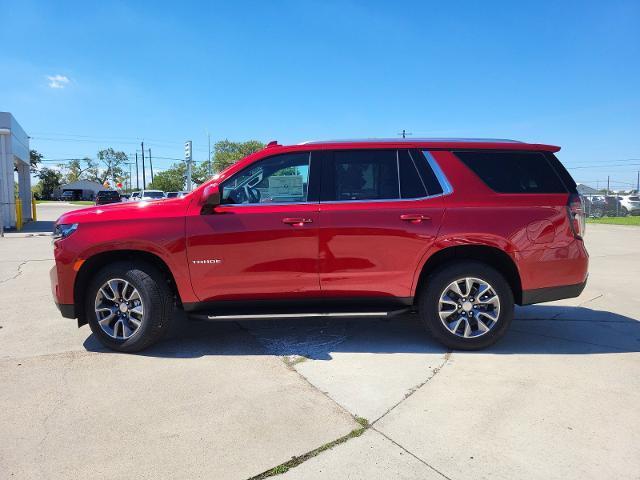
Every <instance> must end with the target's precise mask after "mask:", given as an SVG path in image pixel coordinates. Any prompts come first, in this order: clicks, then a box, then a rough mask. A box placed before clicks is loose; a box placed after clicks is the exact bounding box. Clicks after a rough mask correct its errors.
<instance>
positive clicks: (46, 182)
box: [37, 167, 62, 198]
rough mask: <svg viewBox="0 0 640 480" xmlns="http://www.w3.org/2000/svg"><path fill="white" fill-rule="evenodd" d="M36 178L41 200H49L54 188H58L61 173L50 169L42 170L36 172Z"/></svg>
mask: <svg viewBox="0 0 640 480" xmlns="http://www.w3.org/2000/svg"><path fill="white" fill-rule="evenodd" d="M37 177H38V178H39V179H40V182H38V185H40V188H39V193H40V195H41V196H42V198H51V196H52V195H53V191H54V190H55V189H56V188H60V181H61V180H62V173H60V172H58V171H57V170H53V169H51V168H46V167H45V168H42V169H40V171H39V172H38V175H37Z"/></svg>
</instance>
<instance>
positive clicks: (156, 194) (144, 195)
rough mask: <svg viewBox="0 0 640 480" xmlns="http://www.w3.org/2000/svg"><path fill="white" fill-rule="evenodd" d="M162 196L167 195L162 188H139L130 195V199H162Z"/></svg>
mask: <svg viewBox="0 0 640 480" xmlns="http://www.w3.org/2000/svg"><path fill="white" fill-rule="evenodd" d="M164 198H167V197H166V195H165V193H164V192H163V191H162V190H140V191H139V192H133V194H132V195H131V199H132V200H162V199H164Z"/></svg>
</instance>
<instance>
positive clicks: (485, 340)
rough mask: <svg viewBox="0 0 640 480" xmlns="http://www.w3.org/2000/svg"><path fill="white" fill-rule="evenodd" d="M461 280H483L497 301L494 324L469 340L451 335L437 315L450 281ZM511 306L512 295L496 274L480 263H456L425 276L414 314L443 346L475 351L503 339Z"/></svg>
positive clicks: (502, 279)
mask: <svg viewBox="0 0 640 480" xmlns="http://www.w3.org/2000/svg"><path fill="white" fill-rule="evenodd" d="M465 277H473V278H477V279H480V280H483V281H486V282H487V283H488V284H489V285H491V287H492V288H493V290H494V291H495V293H496V295H497V296H498V298H499V300H500V313H499V315H498V319H497V321H496V322H495V325H493V326H491V328H490V330H489V331H488V332H487V333H485V334H483V335H481V336H477V337H470V338H464V337H462V336H458V335H455V334H453V333H451V332H450V331H449V330H448V329H447V328H446V327H445V326H444V325H443V323H442V322H441V321H440V316H439V312H438V308H439V304H440V296H441V295H442V293H443V292H444V290H445V289H446V288H447V287H448V286H449V285H450V284H451V283H452V282H455V281H456V280H458V279H461V278H465ZM513 305H514V304H513V292H512V291H511V287H510V286H509V284H508V283H507V281H506V279H505V278H504V277H503V276H502V274H501V273H500V272H498V271H497V270H495V269H494V268H492V267H490V266H489V265H487V264H485V263H482V262H478V261H475V260H467V261H464V260H460V261H455V262H452V263H448V264H446V265H445V266H443V267H441V268H439V269H438V270H436V271H435V272H433V273H432V274H431V275H429V277H428V278H427V279H426V282H425V284H424V287H423V288H422V290H421V292H419V299H418V313H419V316H420V319H421V320H422V322H423V324H424V325H425V327H426V328H427V329H428V330H429V332H430V333H431V335H433V337H435V339H436V340H438V341H439V342H440V343H442V344H443V345H445V346H446V347H448V348H451V349H455V350H479V349H482V348H486V347H488V346H490V345H493V344H494V343H495V342H497V341H498V340H499V339H500V338H502V337H503V336H504V334H505V332H506V331H507V330H508V328H509V325H511V321H512V320H513V309H514V306H513ZM469 308H471V307H469ZM479 308H482V306H480V307H479ZM476 328H477V327H476Z"/></svg>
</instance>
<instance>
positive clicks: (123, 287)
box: [95, 278, 144, 340]
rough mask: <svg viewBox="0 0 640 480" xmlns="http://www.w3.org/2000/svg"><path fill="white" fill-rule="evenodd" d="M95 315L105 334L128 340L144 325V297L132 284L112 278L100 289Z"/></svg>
mask: <svg viewBox="0 0 640 480" xmlns="http://www.w3.org/2000/svg"><path fill="white" fill-rule="evenodd" d="M95 315H96V320H97V321H98V325H100V328H101V329H102V331H103V332H104V333H106V334H107V335H109V336H110V337H111V338H114V339H116V340H127V339H129V338H131V337H132V336H133V335H135V334H136V332H138V330H139V329H140V326H141V325H142V318H143V316H144V305H143V303H142V297H141V296H140V293H139V292H138V290H137V289H136V288H135V287H134V286H133V285H132V284H131V283H130V282H127V281H126V280H123V279H122V278H112V279H110V280H107V281H106V282H105V283H104V284H103V285H102V286H101V287H100V288H99V289H98V293H97V294H96V300H95Z"/></svg>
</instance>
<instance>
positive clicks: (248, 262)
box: [51, 141, 588, 304]
mask: <svg viewBox="0 0 640 480" xmlns="http://www.w3.org/2000/svg"><path fill="white" fill-rule="evenodd" d="M375 148H387V149H388V148H419V149H423V150H427V149H430V150H431V151H432V154H433V156H434V158H435V159H436V160H437V162H438V164H439V165H440V167H441V169H442V170H443V171H444V173H445V174H446V176H447V178H448V180H449V182H450V183H451V185H452V186H453V192H452V193H451V194H449V195H444V196H439V197H431V198H427V199H422V200H402V201H388V202H386V201H379V202H342V203H341V202H333V203H322V202H320V203H309V204H301V205H277V204H261V205H256V206H237V205H235V206H233V205H225V206H218V207H216V208H215V209H214V211H213V213H208V214H203V213H202V212H203V205H204V200H205V194H204V192H205V191H206V193H207V195H208V194H211V193H212V192H215V191H216V188H217V184H219V183H220V182H221V181H223V180H225V179H227V178H229V177H231V176H232V175H233V174H234V173H236V172H238V171H240V170H242V169H243V168H245V167H246V166H247V165H249V164H251V163H253V162H255V161H258V160H260V159H263V158H266V157H269V156H272V155H276V154H281V153H285V152H293V151H314V150H329V149H341V150H344V149H375ZM456 148H474V149H483V148H486V149H505V148H508V149H510V150H528V151H530V150H541V151H551V152H556V151H558V150H559V148H558V147H554V146H549V145H537V144H533V145H532V144H525V143H510V144H508V145H505V144H504V143H499V142H473V143H469V142H464V143H462V142H407V141H402V142H395V141H393V142H375V143H372V142H350V143H342V142H341V143H335V144H331V143H325V144H309V145H294V146H280V145H277V144H275V145H270V146H269V147H268V148H265V149H263V150H261V151H260V152H257V153H255V154H253V155H250V156H249V157H247V158H245V159H243V160H241V161H240V162H238V163H236V164H235V165H232V166H231V167H230V168H228V169H227V170H226V171H224V172H223V173H221V174H220V175H218V176H217V177H216V178H215V179H214V180H211V181H210V182H207V183H206V184H204V185H202V186H201V187H200V188H198V189H197V190H196V191H194V192H193V193H192V194H190V195H187V196H186V197H184V198H179V199H171V200H162V201H155V202H135V203H133V202H131V203H123V204H113V205H106V206H102V207H90V208H86V209H82V210H76V211H73V212H69V213H67V214H65V215H63V216H62V217H61V218H60V219H59V220H58V223H60V224H70V223H79V224H80V227H79V228H78V230H77V231H76V232H75V233H73V234H72V235H71V236H69V237H68V238H66V239H62V240H58V241H56V242H55V247H54V252H55V259H56V266H55V267H54V269H53V270H52V272H51V280H52V290H53V294H54V297H55V299H56V302H58V303H61V304H73V303H74V300H75V299H74V295H73V291H74V282H75V280H76V274H77V272H76V271H75V270H74V269H73V265H74V264H75V262H77V261H78V260H86V259H90V258H91V257H92V256H93V255H96V254H100V253H103V252H111V251H114V250H134V251H142V252H149V253H152V254H154V255H156V256H157V257H159V258H160V259H161V260H162V261H164V262H165V263H166V265H167V266H168V268H169V269H170V270H171V272H172V274H173V276H174V279H175V282H176V286H177V289H178V293H179V295H180V299H181V300H182V302H185V303H186V302H189V303H191V302H198V301H208V300H220V299H249V298H251V299H255V298H284V297H286V298H291V297H298V298H305V297H318V296H325V297H332V296H337V297H349V296H380V297H389V296H394V297H411V296H414V295H415V289H416V286H417V283H418V278H419V276H420V272H421V269H422V266H423V265H424V264H425V263H426V262H427V260H428V259H429V258H430V257H431V256H432V255H434V254H435V253H437V252H438V251H440V250H442V249H445V248H449V247H452V246H462V245H485V246H491V247H495V248H498V249H500V250H502V251H504V252H506V253H507V254H508V255H509V256H510V257H511V258H512V259H513V260H514V261H515V263H516V265H517V269H518V272H519V274H520V279H521V283H522V287H523V289H535V288H541V287H550V286H559V285H569V284H576V283H580V282H583V281H584V280H585V278H586V275H587V263H588V255H587V252H586V250H585V248H584V244H583V242H582V240H580V239H577V238H576V236H575V235H574V234H573V231H572V229H571V226H570V224H569V220H568V215H567V207H566V206H567V201H568V195H567V194H550V195H545V194H536V195H522V194H518V195H512V194H498V193H495V192H493V191H492V190H490V189H489V188H488V187H487V186H486V185H485V184H484V183H483V182H482V181H481V180H480V179H478V178H477V177H476V176H475V175H474V174H473V172H471V171H470V170H469V169H468V168H466V166H465V165H464V164H462V162H460V161H459V160H458V159H457V158H456V157H455V156H454V155H453V154H451V153H450V152H449V151H448V150H450V149H456ZM201 260H206V261H207V262H204V263H202V262H199V261H201ZM218 260H219V261H218ZM194 262H195V263H194Z"/></svg>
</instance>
